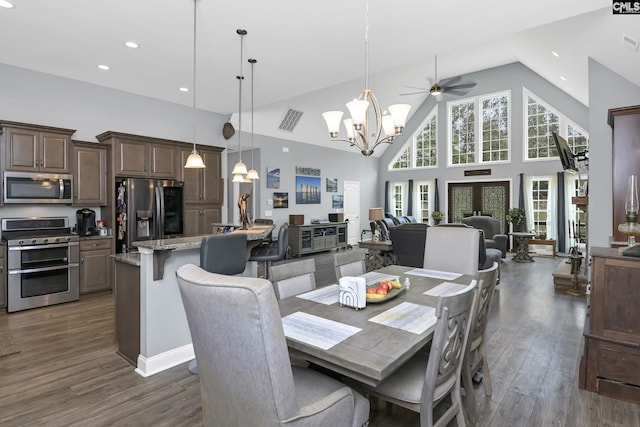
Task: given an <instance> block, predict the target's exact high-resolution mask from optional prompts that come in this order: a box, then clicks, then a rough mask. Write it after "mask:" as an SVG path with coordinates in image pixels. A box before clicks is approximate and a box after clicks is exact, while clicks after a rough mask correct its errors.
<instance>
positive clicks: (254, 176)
mask: <svg viewBox="0 0 640 427" xmlns="http://www.w3.org/2000/svg"><path fill="white" fill-rule="evenodd" d="M256 62H258V60H257V59H255V58H249V64H251V169H249V172H247V179H251V180H254V179H260V175H258V171H257V170H255V168H254V167H253V66H254V65H255V64H256Z"/></svg>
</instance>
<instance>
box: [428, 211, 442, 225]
mask: <svg viewBox="0 0 640 427" xmlns="http://www.w3.org/2000/svg"><path fill="white" fill-rule="evenodd" d="M431 218H433V220H434V221H435V222H436V224H438V223H439V222H440V221H442V220H443V219H444V213H442V212H440V211H433V213H432V214H431Z"/></svg>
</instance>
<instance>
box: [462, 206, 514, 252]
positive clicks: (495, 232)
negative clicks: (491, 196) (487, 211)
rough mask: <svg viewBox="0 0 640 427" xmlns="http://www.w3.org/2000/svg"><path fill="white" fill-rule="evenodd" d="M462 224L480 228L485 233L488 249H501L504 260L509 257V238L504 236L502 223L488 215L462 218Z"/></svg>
mask: <svg viewBox="0 0 640 427" xmlns="http://www.w3.org/2000/svg"><path fill="white" fill-rule="evenodd" d="M462 223H463V224H466V225H470V226H471V227H473V228H478V229H480V230H482V231H483V232H484V243H485V246H486V247H487V248H492V249H499V250H500V252H502V258H505V257H506V256H507V245H508V242H509V236H507V235H506V234H502V230H501V224H500V221H499V220H497V219H495V218H493V217H491V216H486V215H475V216H469V217H466V218H462Z"/></svg>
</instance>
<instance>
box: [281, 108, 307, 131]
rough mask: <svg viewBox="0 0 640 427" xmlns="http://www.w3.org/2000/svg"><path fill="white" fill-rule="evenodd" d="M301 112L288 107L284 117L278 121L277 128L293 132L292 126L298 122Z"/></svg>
mask: <svg viewBox="0 0 640 427" xmlns="http://www.w3.org/2000/svg"><path fill="white" fill-rule="evenodd" d="M302 114H303V113H302V111H296V110H292V109H291V108H289V111H287V114H285V115H284V119H282V123H280V126H278V129H282V130H287V131H289V132H293V128H294V127H296V125H297V124H298V120H300V117H302Z"/></svg>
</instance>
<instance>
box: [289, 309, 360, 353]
mask: <svg viewBox="0 0 640 427" xmlns="http://www.w3.org/2000/svg"><path fill="white" fill-rule="evenodd" d="M282 326H283V328H284V335H285V336H286V337H287V338H291V339H293V340H296V341H300V342H303V343H306V344H309V345H312V346H314V347H319V348H321V349H323V350H328V349H330V348H331V347H333V346H334V345H336V344H339V343H340V342H342V341H344V340H346V339H347V338H349V337H350V336H352V335H355V334H357V333H358V332H360V331H361V329H360V328H356V327H355V326H350V325H345V324H344V323H340V322H335V321H333V320H329V319H325V318H323V317H319V316H314V315H313V314H309V313H304V312H302V311H296V312H295V313H291V314H290V315H288V316H285V317H283V318H282Z"/></svg>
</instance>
